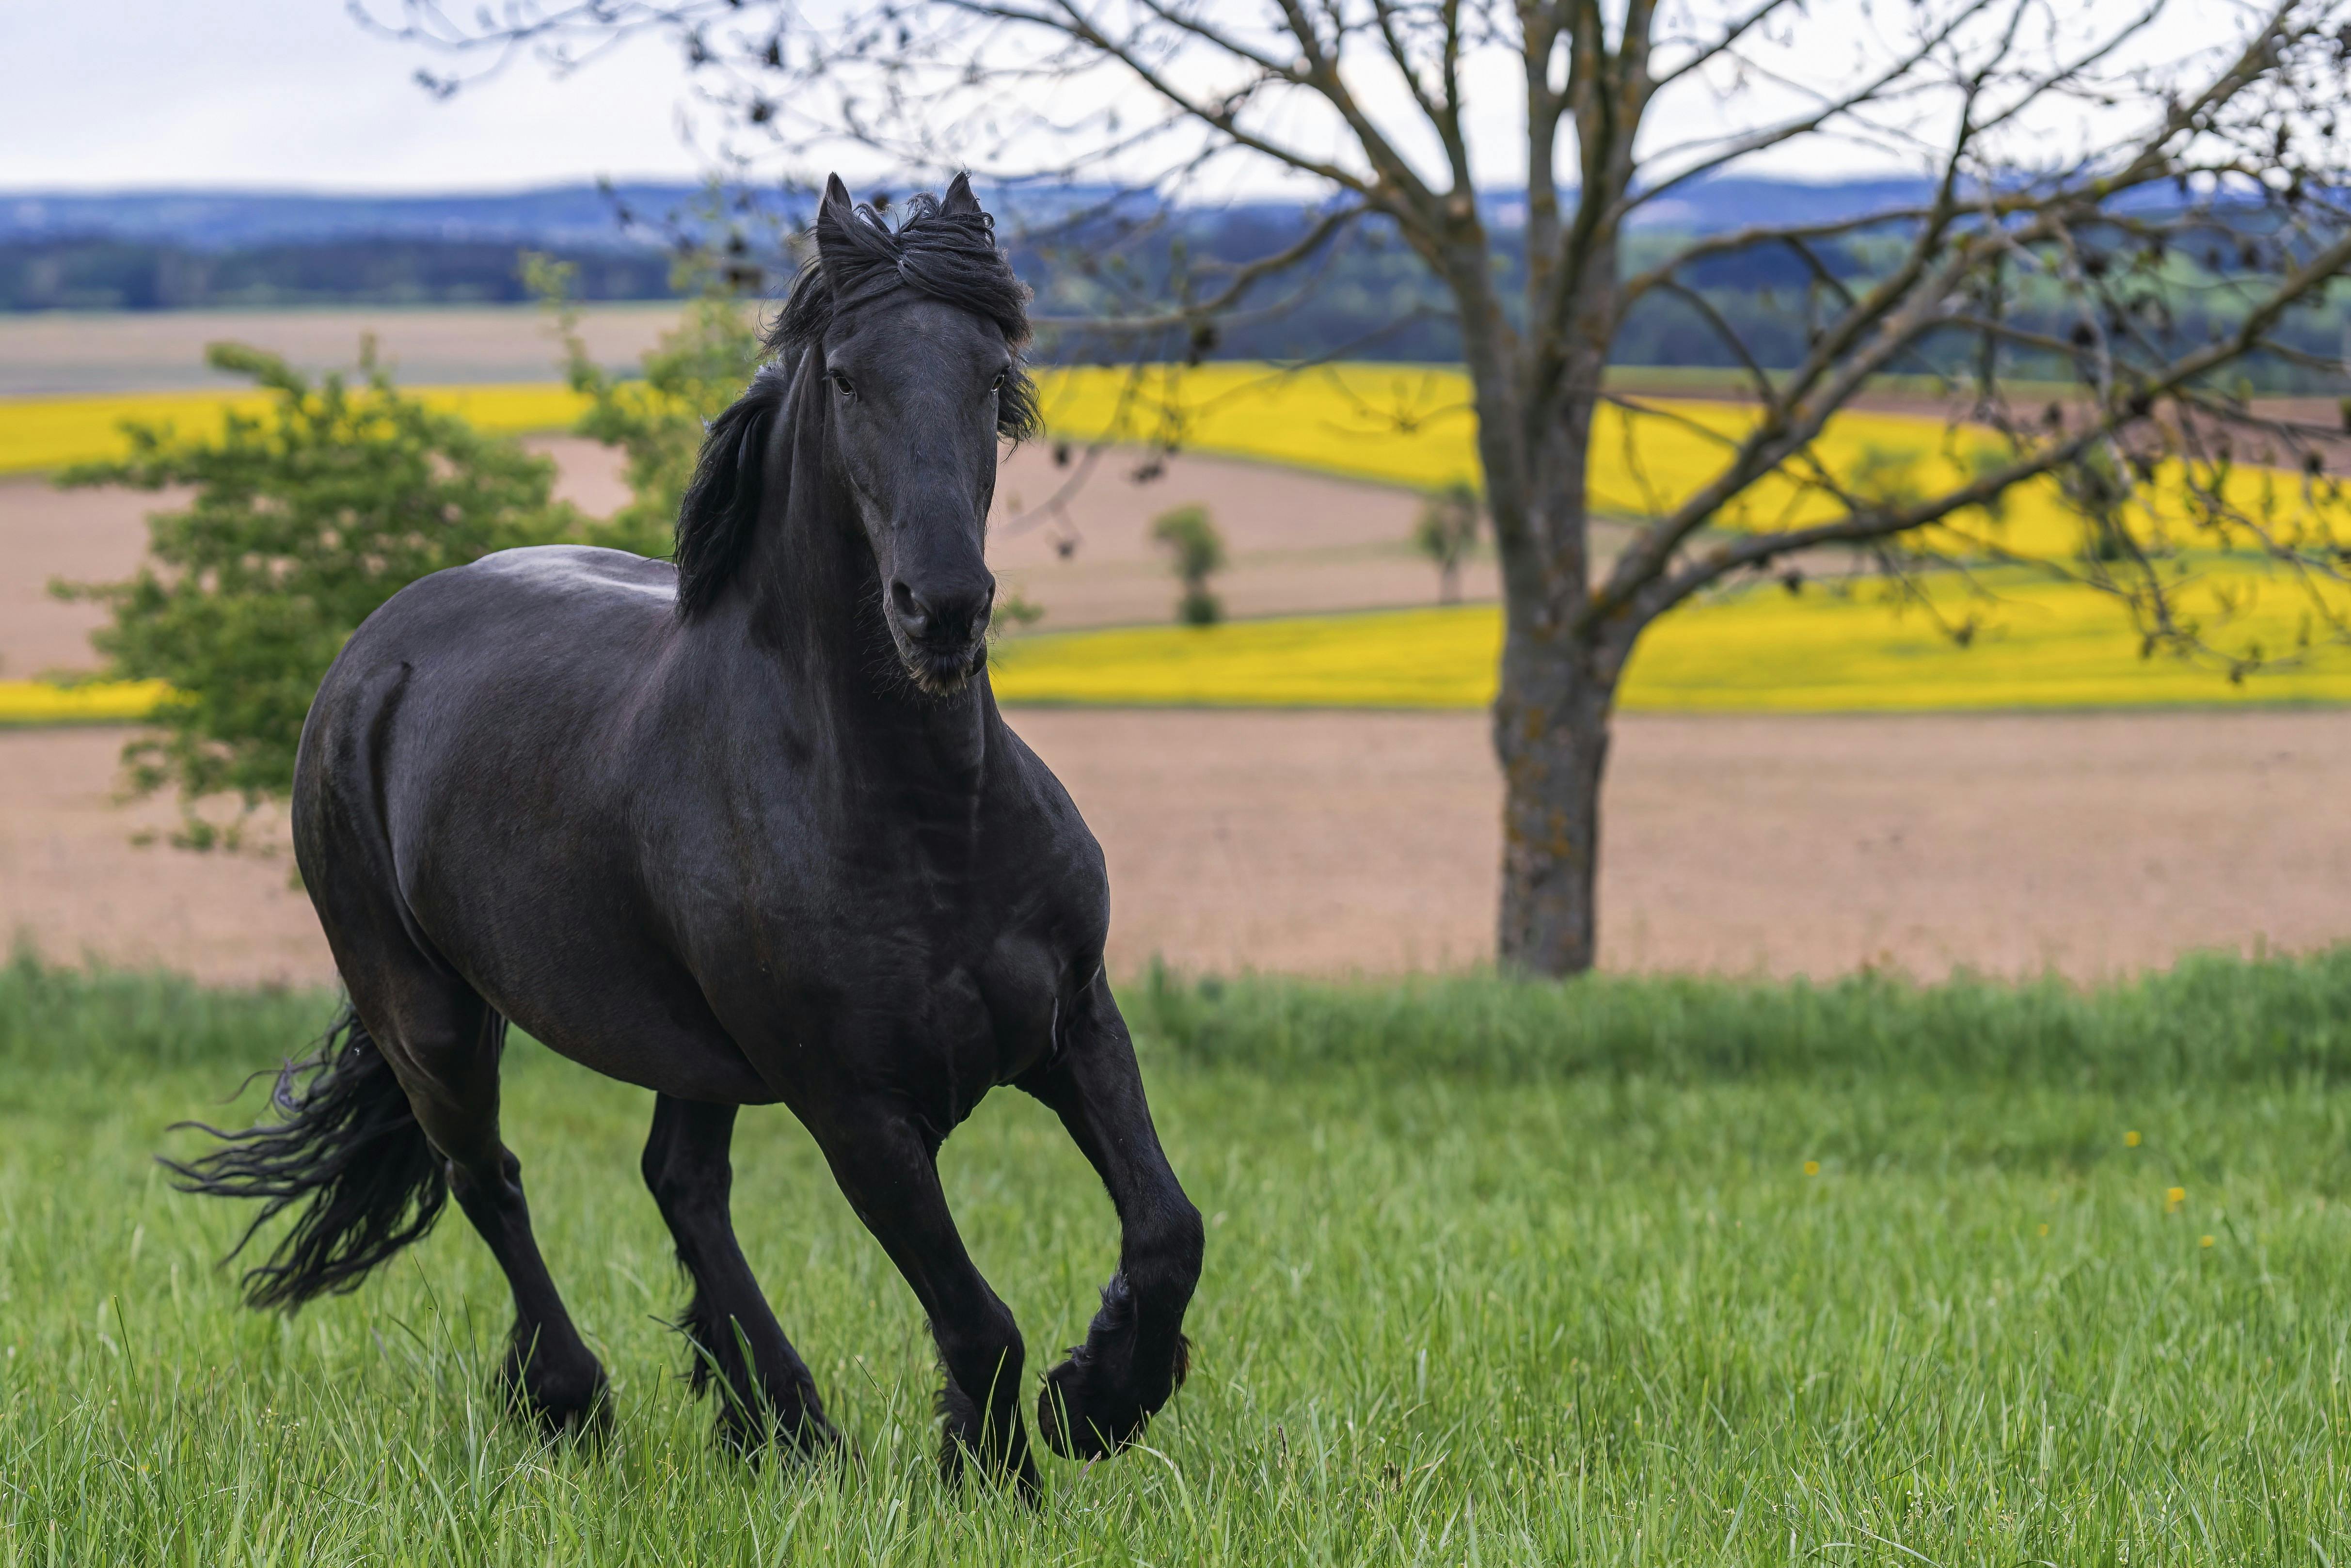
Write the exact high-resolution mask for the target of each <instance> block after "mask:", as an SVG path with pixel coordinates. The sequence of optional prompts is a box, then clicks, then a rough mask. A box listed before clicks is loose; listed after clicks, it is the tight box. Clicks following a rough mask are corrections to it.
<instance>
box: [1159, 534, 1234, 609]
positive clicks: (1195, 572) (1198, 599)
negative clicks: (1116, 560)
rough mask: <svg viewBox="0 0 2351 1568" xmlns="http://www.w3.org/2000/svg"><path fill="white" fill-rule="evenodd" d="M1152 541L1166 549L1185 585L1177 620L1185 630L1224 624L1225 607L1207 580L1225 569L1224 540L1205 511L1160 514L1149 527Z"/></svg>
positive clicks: (1179, 602)
mask: <svg viewBox="0 0 2351 1568" xmlns="http://www.w3.org/2000/svg"><path fill="white" fill-rule="evenodd" d="M1151 537H1152V538H1153V539H1154V540H1155V542H1157V543H1158V544H1160V545H1162V546H1165V549H1166V550H1167V553H1168V555H1169V556H1170V557H1171V558H1172V560H1173V563H1174V565H1175V576H1176V578H1177V580H1179V581H1181V582H1182V583H1183V584H1184V597H1183V598H1181V599H1179V600H1177V601H1175V619H1176V620H1177V621H1179V622H1182V623H1183V624H1185V625H1186V626H1213V625H1215V624H1216V623H1217V622H1219V621H1221V620H1223V619H1224V618H1225V607H1224V605H1223V604H1222V603H1220V602H1219V601H1217V596H1216V595H1215V594H1213V593H1211V592H1209V591H1208V579H1209V578H1210V577H1211V576H1213V575H1214V574H1216V573H1217V572H1219V571H1222V570H1224V569H1225V539H1224V536H1223V535H1222V534H1219V533H1218V532H1217V525H1216V524H1214V523H1212V522H1210V521H1209V520H1208V509H1207V507H1176V508H1175V510H1174V511H1172V512H1163V513H1161V514H1160V515H1159V517H1158V518H1157V519H1156V520H1155V521H1154V522H1153V523H1152V525H1151Z"/></svg>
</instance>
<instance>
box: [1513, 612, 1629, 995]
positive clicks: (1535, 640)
mask: <svg viewBox="0 0 2351 1568" xmlns="http://www.w3.org/2000/svg"><path fill="white" fill-rule="evenodd" d="M1513 619H1514V620H1515V619H1516V617H1515V616H1514V617H1513ZM1555 636H1556V634H1555V633H1554V637H1555ZM1552 641H1553V638H1546V637H1544V636H1543V635H1542V634H1541V631H1539V630H1538V629H1536V628H1530V627H1520V626H1517V625H1513V626H1511V627H1510V628H1509V629H1508V631H1507V632H1506V633H1505V637H1504V642H1503V649H1502V685H1501V691H1500V694H1499V695H1498V696H1497V697H1496V698H1495V699H1494V753H1495V756H1496V757H1497V758H1499V760H1500V762H1501V765H1502V909H1501V923H1500V931H1499V949H1500V957H1501V963H1502V967H1504V968H1505V969H1515V970H1519V971H1521V972H1523V973H1527V974H1532V975H1545V976H1553V977H1558V976H1566V975H1577V974H1581V973H1583V971H1584V970H1586V969H1589V968H1590V967H1592V964H1593V952H1594V945H1595V941H1596V938H1597V936H1598V932H1599V921H1598V916H1599V903H1598V894H1599V887H1598V875H1599V870H1600V782H1601V779H1602V776H1603V774H1604V770H1605V768H1606V764H1607V760H1608V732H1609V718H1610V711H1611V707H1612V706H1613V701H1614V680H1613V679H1612V678H1610V677H1609V676H1607V675H1605V674H1602V673H1601V672H1600V671H1598V670H1596V669H1594V668H1593V662H1592V661H1591V659H1590V657H1589V655H1588V654H1586V653H1585V652H1584V651H1583V650H1582V649H1580V648H1572V647H1561V646H1553V645H1550V644H1551V643H1552Z"/></svg>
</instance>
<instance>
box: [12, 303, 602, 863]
mask: <svg viewBox="0 0 2351 1568" xmlns="http://www.w3.org/2000/svg"><path fill="white" fill-rule="evenodd" d="M205 359H206V360H207V361H208V362H210V363H211V364H212V365H213V367H214V369H217V370H223V371H233V372H235V373H236V374H239V375H244V376H248V377H250V378H251V379H252V380H253V381H254V382H256V383H257V384H258V385H260V386H261V387H262V388H263V389H264V390H265V391H266V392H268V393H269V394H270V406H269V408H268V410H267V412H266V413H262V414H260V415H247V414H243V413H234V412H232V413H229V414H228V415H227V416H226V419H225V423H224V424H223V426H222V429H221V432H220V434H219V435H218V436H217V437H213V438H203V437H191V438H184V439H183V438H182V437H180V436H178V435H177V434H174V433H173V432H172V430H171V429H170V428H169V427H157V426H152V425H145V424H132V425H131V426H129V427H128V434H129V435H130V439H131V455H129V456H128V457H125V458H123V459H121V460H120V461H119V462H106V463H87V464H82V465H78V466H77V467H74V468H70V469H68V470H67V471H66V472H65V473H64V474H63V475H62V476H60V477H59V481H58V482H59V483H60V484H64V485H68V486H91V485H127V486H131V487H133V488H136V489H141V490H161V489H163V488H165V487H166V486H188V487H190V488H191V489H193V492H194V494H193V497H192V498H191V500H190V501H189V503H188V505H187V506H186V507H185V508H183V509H182V510H177V511H166V512H157V513H155V514H153V515H152V516H151V517H149V518H148V535H149V543H148V555H147V559H146V560H145V561H144V562H142V563H141V566H140V568H139V570H138V572H137V574H136V575H135V576H133V577H132V578H131V579H130V580H128V581H126V582H112V583H53V584H51V590H52V591H54V592H57V593H58V594H60V595H62V596H64V597H67V598H75V599H88V600H94V601H98V602H99V603H102V604H104V605H106V606H107V607H108V608H109V609H110V610H111V612H113V621H112V623H111V624H110V625H108V626H106V627H104V628H102V629H100V630H99V631H98V632H94V633H93V634H92V636H91V639H90V640H91V642H92V643H95V644H96V646H97V648H98V651H99V653H102V654H104V655H105V656H106V659H107V664H108V674H110V675H112V676H114V677H116V678H118V679H122V680H141V681H143V680H163V681H168V682H169V683H171V685H172V690H173V691H174V692H175V693H176V694H177V695H176V696H175V697H174V698H173V699H172V701H170V702H169V703H167V704H166V705H165V706H163V708H162V710H161V711H160V712H159V713H158V714H157V716H156V719H155V723H156V726H157V728H156V730H155V731H154V732H152V733H150V734H146V735H142V736H141V737H137V738H136V739H134V740H132V741H131V744H130V745H129V746H128V747H125V748H124V751H123V761H124V763H125V765H126V766H127V767H128V768H129V770H130V779H131V787H132V789H135V790H136V791H137V792H139V793H141V794H152V793H154V792H155V791H157V790H161V789H167V788H169V789H176V790H177V791H178V793H179V797H180V800H181V804H182V808H183V811H182V815H183V823H184V826H183V830H182V831H181V833H180V835H179V837H178V841H180V842H182V843H183V844H186V845H188V846H190V847H193V848H199V849H203V848H210V847H212V846H214V844H216V843H223V844H226V845H229V846H231V847H233V846H234V845H235V841H236V840H237V838H238V830H239V829H240V828H241V826H242V824H243V821H244V817H243V816H240V817H239V818H238V819H237V820H236V821H235V822H233V823H231V824H230V825H229V826H228V827H227V828H225V829H223V828H221V827H218V826H216V825H214V824H213V823H211V822H209V821H206V820H205V819H204V818H202V817H200V816H199V815H197V812H196V807H197V805H198V803H199V802H201V801H202V800H205V799H207V798H211V797H218V796H223V795H228V796H234V797H235V798H236V799H237V800H239V801H240V802H241V804H242V806H243V809H244V812H245V814H246V815H249V814H250V813H251V812H252V811H253V810H255V809H256V808H257V807H258V806H260V805H261V803H262V802H263V801H265V800H271V799H283V798H284V797H285V795H286V793H287V789H288V788H289V787H290V786H291V784H292V781H293V778H294V751H295V747H296V745H297V743H298V741H299V740H300V739H301V736H302V720H303V717H304V716H305V715H307V714H308V712H309V708H310V699H311V697H312V696H313V695H315V694H316V693H317V691H318V689H319V681H320V680H321V679H323V678H324V677H325V675H326V673H327V666H328V665H329V664H331V663H333V662H334V657H335V655H336V654H337V653H340V651H341V649H342V646H343V643H344V642H345V640H346V639H348V638H349V637H350V634H351V632H352V630H353V629H354V628H356V627H357V626H358V625H359V623H360V622H361V621H363V620H365V619H366V618H367V616H368V614H369V613H370V612H371V611H373V610H374V609H375V608H376V606H378V605H379V604H381V603H382V602H383V601H385V600H387V599H389V598H391V597H392V595H393V594H394V593H396V592H398V591H400V590H401V589H402V588H403V587H405V586H406V585H407V584H409V583H411V582H413V581H414V580H416V579H418V578H420V577H423V575H424V574H425V573H427V572H432V571H438V570H441V569H442V568H444V567H449V566H459V565H463V564H464V563H465V562H466V561H469V560H474V559H477V558H479V557H481V556H484V555H486V554H488V553H489V552H490V551H492V550H496V549H507V548H508V547H509V546H513V545H523V544H533V543H538V542H542V541H545V540H548V539H550V538H559V537H561V536H563V535H565V534H568V533H570V532H572V531H574V530H575V529H576V528H577V527H578V525H579V522H580V518H579V517H577V516H576V515H575V514H574V513H573V512H572V511H571V510H570V509H569V507H564V506H562V505H560V504H559V503H557V502H555V501H553V500H552V499H551V498H550V491H551V489H552V486H553V485H554V480H555V467H554V465H553V464H552V463H550V462H549V461H548V460H547V459H545V458H542V457H534V456H532V455H529V454H528V453H527V452H525V451H523V450H522V448H521V447H519V446H518V445H517V444H515V443H513V442H511V441H505V440H499V439H495V438H493V437H489V436H486V435H483V434H480V433H479V432H477V431H475V429H474V428H473V427H472V426H471V425H469V424H467V423H465V421H464V420H462V419H459V418H457V417H455V415H452V414H445V413H435V412H434V411H433V410H432V409H430V408H427V407H426V406H425V405H424V404H423V403H422V402H417V401H416V400H415V399H413V398H410V397H405V396H403V395H402V394H401V392H399V391H398V389H396V388H395V387H394V386H393V385H392V382H391V380H390V378H389V377H388V376H387V375H386V374H385V373H384V372H383V371H381V370H380V369H379V368H377V366H376V365H375V363H374V355H373V348H372V345H371V344H370V345H368V346H367V347H365V348H363V349H362V350H361V354H360V371H361V376H360V381H359V382H358V383H357V384H353V383H351V382H347V381H346V380H345V379H344V378H343V377H341V376H340V375H330V376H327V377H325V378H324V379H323V380H320V381H318V382H312V381H310V380H309V379H308V378H307V377H305V376H302V375H300V374H298V372H296V371H293V370H291V369H289V368H288V367H287V365H286V363H285V361H282V360H279V359H277V358H276V357H275V356H273V355H270V354H266V353H264V352H262V351H261V350H257V349H248V348H245V347H242V346H240V345H237V344H234V343H215V344H214V345H213V346H212V347H211V348H210V349H209V350H206V351H205Z"/></svg>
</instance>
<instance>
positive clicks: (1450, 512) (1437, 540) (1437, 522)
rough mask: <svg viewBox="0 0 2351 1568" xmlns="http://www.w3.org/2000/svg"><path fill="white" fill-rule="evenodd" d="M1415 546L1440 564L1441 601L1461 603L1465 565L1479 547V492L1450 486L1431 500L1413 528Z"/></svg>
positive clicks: (1438, 593)
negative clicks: (1462, 577)
mask: <svg viewBox="0 0 2351 1568" xmlns="http://www.w3.org/2000/svg"><path fill="white" fill-rule="evenodd" d="M1412 542H1413V546H1414V548H1415V549H1418V550H1419V551H1420V553H1421V554H1423V555H1425V556H1426V557H1427V558H1428V559H1431V560H1433V561H1435V562H1436V563H1437V602H1438V603H1439V604H1458V603H1459V602H1461V563H1462V562H1463V561H1465V560H1467V559H1469V552H1470V551H1471V550H1472V549H1476V548H1477V544H1478V492H1477V491H1475V490H1473V489H1471V488H1470V487H1469V486H1467V485H1449V486H1447V487H1446V488H1444V489H1442V490H1439V491H1438V492H1437V494H1436V495H1434V496H1431V497H1429V498H1428V504H1427V505H1426V506H1425V507H1422V508H1421V509H1420V521H1418V522H1417V523H1416V524H1414V525H1413V530H1412Z"/></svg>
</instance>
